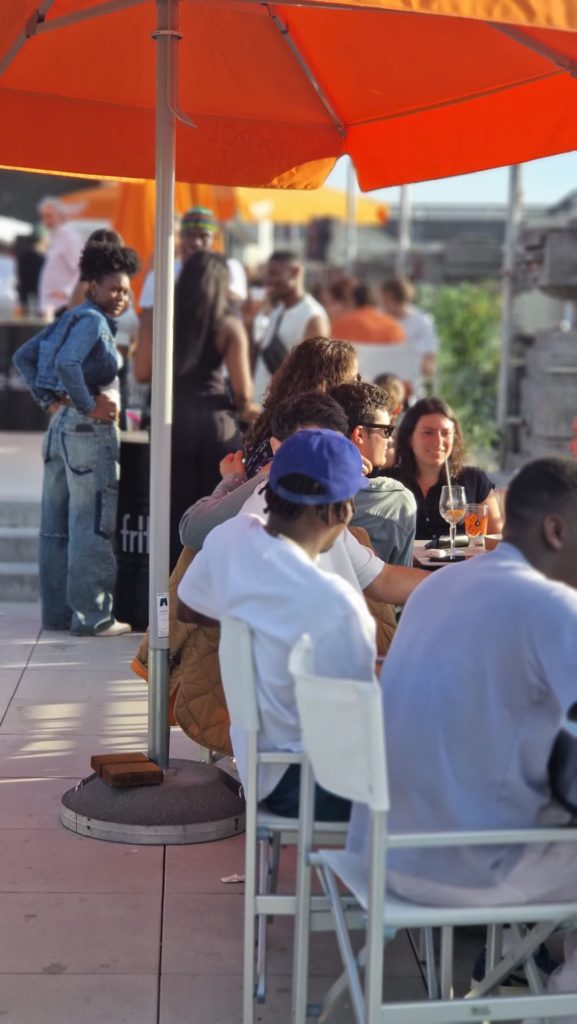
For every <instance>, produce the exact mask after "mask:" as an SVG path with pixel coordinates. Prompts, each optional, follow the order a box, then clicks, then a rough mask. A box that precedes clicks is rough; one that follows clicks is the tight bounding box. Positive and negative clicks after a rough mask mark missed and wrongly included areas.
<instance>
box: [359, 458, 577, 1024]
mask: <svg viewBox="0 0 577 1024" xmlns="http://www.w3.org/2000/svg"><path fill="white" fill-rule="evenodd" d="M505 513H506V514H505V530H504V541H503V542H502V543H501V544H500V545H499V546H498V547H497V548H496V549H495V550H494V551H492V552H489V553H487V554H483V555H479V556H478V557H476V558H473V559H470V560H469V561H468V562H465V563H463V564H462V565H458V566H449V567H446V568H443V569H441V570H440V571H439V572H436V573H433V574H431V576H430V578H429V579H428V580H427V581H426V582H425V583H424V584H423V586H422V587H420V588H419V589H418V591H417V593H415V594H414V595H413V596H412V597H411V599H410V600H409V602H408V604H407V606H406V608H405V610H404V612H403V616H402V618H401V622H400V624H399V627H398V629H397V633H396V636H395V638H394V640H393V643H392V645H391V648H390V651H389V653H388V655H387V658H386V661H385V663H384V666H383V672H382V676H381V683H382V687H383V699H384V707H385V723H386V733H387V760H388V764H389V783H390V789H391V814H390V819H389V828H390V829H391V831H395V832H417V831H441V830H451V831H457V830H461V829H463V830H469V829H472V830H474V829H483V828H496V829H508V828H509V829H518V828H533V827H536V826H539V825H544V826H545V825H549V826H553V825H561V824H567V823H568V822H570V820H571V815H570V814H569V813H568V811H567V810H565V809H564V808H563V807H562V806H561V805H560V804H559V803H557V802H556V801H555V800H554V798H553V796H552V791H551V784H550V780H549V769H548V765H549V758H550V755H551V751H552V748H553V746H554V743H555V738H556V736H557V734H558V732H559V729H560V727H561V724H562V721H563V719H564V716H565V715H566V713H567V711H568V710H569V709H570V708H571V706H572V705H573V704H575V703H576V702H577V590H576V589H575V588H577V464H576V463H575V462H574V461H572V460H570V459H553V458H547V459H540V460H537V461H536V462H533V463H529V464H528V465H527V466H525V467H524V468H523V469H522V470H521V471H520V472H519V473H518V475H517V476H516V477H515V478H514V480H513V481H512V483H511V485H510V488H509V490H508V493H507V498H506V510H505ZM363 838H364V837H363ZM351 839H353V841H356V842H359V840H360V836H358V835H357V836H356V840H355V839H354V837H353V836H352V837H351ZM389 865H390V870H389V872H388V874H387V884H388V885H389V887H390V888H391V889H392V890H393V891H394V892H395V893H397V894H398V895H400V896H402V897H406V898H408V899H416V900H417V901H419V902H425V903H431V904H435V903H447V902H449V903H454V904H461V903H471V904H473V905H475V904H476V905H482V904H483V903H486V902H487V900H490V901H491V902H492V903H495V902H497V903H498V902H507V901H508V900H509V899H511V900H513V901H516V900H518V899H519V898H520V897H521V898H523V897H525V898H526V899H527V900H528V901H544V902H555V901H559V900H569V899H574V898H575V896H576V894H577V857H576V855H575V847H574V845H573V844H572V843H568V844H558V845H556V846H554V845H545V844H543V845H542V846H538V847H532V848H531V847H529V848H523V847H520V846H518V845H516V846H507V845H501V846H498V847H487V846H480V847H462V848H451V849H442V850H433V849H428V850H396V851H393V852H392V853H391V855H390V861H389ZM565 954H566V962H565V964H564V965H562V966H561V968H560V969H559V970H558V971H557V972H555V974H553V975H552V977H551V979H550V982H549V985H550V990H551V991H556V992H559V991H573V990H574V989H576V988H577V939H576V933H571V934H570V935H569V936H568V940H567V943H566V950H565ZM564 1019H567V1018H564ZM576 1020H577V1018H571V1021H573V1022H574V1021H576Z"/></svg>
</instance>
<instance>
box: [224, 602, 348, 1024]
mask: <svg viewBox="0 0 577 1024" xmlns="http://www.w3.org/2000/svg"><path fill="white" fill-rule="evenodd" d="M219 661H220V669H221V676H222V683H223V687H224V693H225V697H226V703H227V708H228V712H229V716H230V720H231V723H232V724H234V725H238V726H241V727H242V728H243V729H244V731H245V732H246V734H247V737H248V782H247V792H245V794H244V795H245V800H246V835H245V890H244V891H245V895H244V951H243V1024H252V1022H253V1020H254V1000H255V997H256V999H257V1002H264V1000H265V995H266V954H267V942H266V929H267V919H268V916H269V915H292V916H294V915H295V913H296V907H297V895H296V894H290V895H280V894H277V893H276V892H275V889H276V876H277V871H278V857H279V853H280V846H281V843H282V844H287V843H293V844H296V843H297V842H298V837H299V819H298V818H285V817H281V816H279V815H276V814H273V813H271V812H270V811H267V810H266V809H264V808H262V807H259V805H258V803H257V800H256V793H257V778H258V769H259V765H261V764H262V765H264V764H283V765H289V764H300V763H301V761H302V755H301V754H290V753H283V752H275V753H266V752H262V751H259V749H258V733H259V728H260V718H259V711H258V704H257V697H256V685H255V672H254V663H253V654H252V638H251V633H250V630H249V628H248V627H247V626H246V624H245V623H243V622H240V621H238V620H236V619H223V620H222V621H221V637H220V645H219ZM311 827H312V826H311ZM346 828H347V826H346V824H345V823H333V822H322V823H321V822H319V823H316V824H315V825H314V835H315V838H316V839H317V840H318V841H322V842H323V843H324V844H325V845H326V844H332V845H334V844H335V843H337V844H339V845H342V844H343V842H344V838H345V835H346ZM257 860H258V868H257ZM300 860H301V858H299V865H300ZM309 875H310V871H309V870H308V868H307V869H305V870H304V871H303V870H302V869H301V868H300V866H299V875H298V878H297V886H298V887H300V896H299V899H300V901H301V902H302V901H303V900H305V899H306V900H307V903H306V905H307V908H308V907H309V906H310V907H311V908H312V910H313V911H315V912H318V913H317V914H316V917H317V920H316V921H315V924H316V925H317V926H318V927H322V926H323V921H322V920H320V919H321V918H322V919H323V920H324V926H325V927H327V928H332V927H333V926H332V918H331V914H330V909H329V904H328V900H327V898H326V897H313V898H312V900H311V898H310V878H309ZM303 893H304V895H303ZM357 916H358V915H357ZM255 945H256V958H255Z"/></svg>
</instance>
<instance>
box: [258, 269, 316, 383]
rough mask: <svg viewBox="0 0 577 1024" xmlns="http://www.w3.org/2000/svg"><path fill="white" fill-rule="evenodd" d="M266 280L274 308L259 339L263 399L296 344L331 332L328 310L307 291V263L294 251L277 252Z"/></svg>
mask: <svg viewBox="0 0 577 1024" xmlns="http://www.w3.org/2000/svg"><path fill="white" fill-rule="evenodd" d="M265 283H266V288H267V292H268V297H269V300H270V303H271V305H272V307H273V309H272V313H271V316H270V320H269V322H268V326H267V329H266V331H265V334H264V335H263V337H262V340H261V341H260V342H259V358H258V361H257V365H256V370H255V377H254V388H255V397H256V400H257V401H259V402H260V401H262V398H263V396H264V393H265V391H266V389H267V387H268V382H269V380H270V377H271V374H272V373H274V371H275V370H276V369H277V367H278V366H280V364H281V362H283V359H284V358H285V357H286V355H287V354H288V353H289V352H290V350H291V349H292V348H294V347H295V345H298V343H299V342H300V341H304V340H305V338H317V337H329V336H330V323H329V318H328V316H327V314H326V311H325V309H324V307H323V306H321V304H320V302H317V300H316V299H315V298H313V296H312V295H309V293H308V292H306V291H305V287H304V267H303V265H302V263H301V262H300V261H299V260H298V259H297V258H296V256H295V255H294V253H292V252H288V251H284V250H283V251H280V250H279V251H278V252H273V254H272V256H271V257H270V259H269V261H268V264H267V269H266V274H265Z"/></svg>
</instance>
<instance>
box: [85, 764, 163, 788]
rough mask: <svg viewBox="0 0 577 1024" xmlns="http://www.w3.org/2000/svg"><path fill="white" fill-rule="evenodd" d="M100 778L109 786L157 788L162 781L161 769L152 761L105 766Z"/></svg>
mask: <svg viewBox="0 0 577 1024" xmlns="http://www.w3.org/2000/svg"><path fill="white" fill-rule="evenodd" d="M100 774H101V777H102V779H103V781H104V782H106V783H108V785H109V786H158V785H160V783H161V782H162V780H163V777H164V776H163V772H162V769H161V768H159V767H158V765H157V764H154V762H153V761H148V762H143V761H140V760H138V761H128V762H123V763H122V764H118V763H117V764H105V765H103V767H102V771H101V773H100Z"/></svg>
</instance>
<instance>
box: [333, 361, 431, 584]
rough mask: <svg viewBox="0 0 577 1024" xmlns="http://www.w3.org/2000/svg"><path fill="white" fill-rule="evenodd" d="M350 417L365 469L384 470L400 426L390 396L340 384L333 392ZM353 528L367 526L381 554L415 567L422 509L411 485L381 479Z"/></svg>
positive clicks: (361, 499)
mask: <svg viewBox="0 0 577 1024" xmlns="http://www.w3.org/2000/svg"><path fill="white" fill-rule="evenodd" d="M329 394H330V395H331V397H332V398H335V399H336V400H337V402H338V403H339V405H340V406H341V408H342V409H343V411H344V413H345V416H346V417H347V421H348V425H349V430H348V436H349V439H350V440H351V441H352V442H353V444H354V445H355V446H356V447H357V448H358V450H359V452H360V453H361V456H362V457H363V461H364V464H365V466H367V464H368V466H369V467H370V468H369V472H371V471H372V470H379V469H381V468H382V467H383V466H384V465H385V463H386V459H387V451H388V447H389V439H390V438H391V436H392V434H393V431H394V429H395V428H394V427H393V426H392V425H391V422H390V416H389V412H388V409H387V398H388V396H387V392H386V391H383V389H382V388H379V387H377V385H376V384H368V383H366V382H364V381H360V382H354V383H349V384H339V385H337V387H334V388H332V389H331V391H330V392H329ZM355 505H356V509H355V513H354V515H353V518H352V525H353V526H362V527H363V529H365V530H366V531H367V533H368V535H369V537H370V539H371V544H372V545H373V548H374V549H375V551H376V553H377V554H378V555H379V557H380V558H382V559H383V561H384V562H388V563H389V564H392V565H412V564H413V541H414V539H415V530H416V521H417V505H416V502H415V498H414V496H413V494H412V493H411V491H409V489H408V488H407V487H404V486H403V484H401V483H400V482H399V481H398V480H392V479H390V478H388V477H384V476H376V477H374V478H373V479H370V480H369V481H368V487H367V488H366V489H365V490H363V491H359V494H358V495H357V496H356V498H355Z"/></svg>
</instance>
